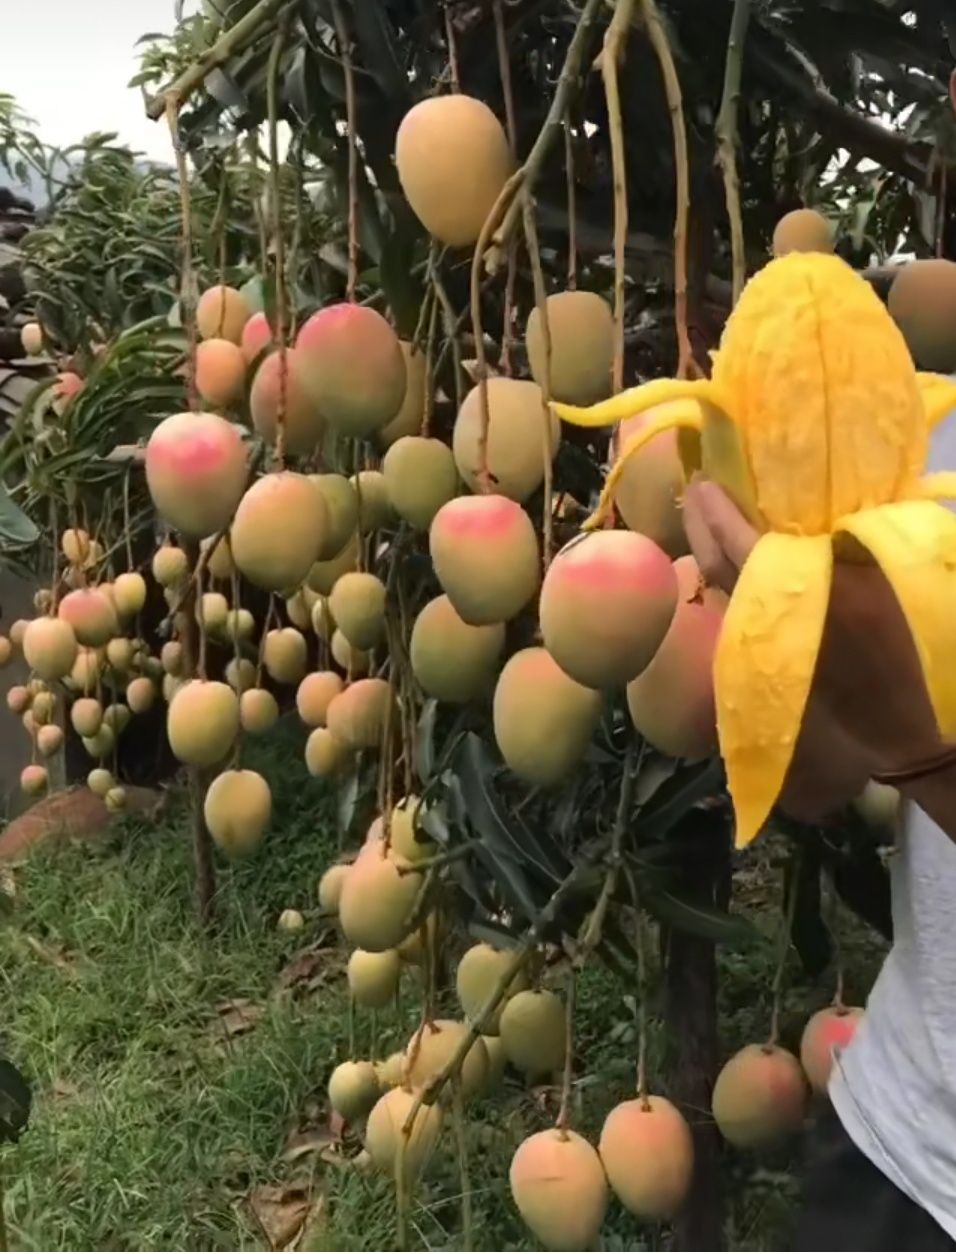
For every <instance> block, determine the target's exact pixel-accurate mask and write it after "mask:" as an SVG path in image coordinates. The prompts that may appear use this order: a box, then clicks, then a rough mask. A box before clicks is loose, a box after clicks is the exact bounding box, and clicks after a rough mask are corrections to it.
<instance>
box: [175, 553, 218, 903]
mask: <svg viewBox="0 0 956 1254" xmlns="http://www.w3.org/2000/svg"><path fill="white" fill-rule="evenodd" d="M183 548H184V549H185V551H186V556H187V559H188V561H189V565H190V567H191V569H192V570H193V572H194V574H193V578H191V579H190V580H189V582H188V584H187V586H186V593H185V596H184V598H183V605H182V622H183V632H182V646H183V673H184V674H185V675H189V676H194V675H196V674H197V668H198V666H199V661H200V656H201V649H202V643H201V640H202V634H201V633H202V629H201V627H200V623H199V617H198V612H199V595H200V593H199V588H200V585H199V583H198V582H197V580H196V578H195V572H196V571H197V570H198V569H199V565H200V563H201V562H202V559H203V557H204V556H205V554H204V553H201V552H200V546H199V544H198V542H197V541H195V540H190V541H187V542H186V543H185V544H184V545H183ZM207 551H208V550H207ZM200 578H201V576H200ZM188 777H189V812H190V816H191V818H192V828H193V865H194V866H195V868H196V901H197V904H198V907H199V921H200V923H202V924H203V926H207V925H208V924H209V923H210V922H211V921H212V914H213V900H214V898H215V895H216V868H215V865H214V863H213V858H212V841H211V840H210V837H209V832H208V831H207V830H206V820H205V817H204V815H203V798H204V796H205V792H206V787H205V785H206V780H205V778H204V772H203V770H202V769H201V768H200V767H198V766H191V767H189V768H188Z"/></svg>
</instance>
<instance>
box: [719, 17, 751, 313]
mask: <svg viewBox="0 0 956 1254" xmlns="http://www.w3.org/2000/svg"><path fill="white" fill-rule="evenodd" d="M749 21H750V0H734V11H733V16H732V17H731V19H730V34H729V36H728V39H727V60H726V62H725V64H724V90H723V96H722V98H721V102H720V112H719V113H718V114H717V124H716V126H715V128H714V129H715V133H716V136H717V154H716V155H717V164H718V165H719V166H720V170H721V174H722V175H723V179H724V197H725V199H726V201H727V218H728V220H729V222H730V249H731V256H732V259H733V260H732V275H733V303H734V304H735V305H736V303H737V301H738V300H739V298H740V293H741V292H742V291H743V289H744V283H745V282H746V281H747V256H746V253H745V251H744V224H743V218H742V216H741V211H740V179H739V178H738V175H737V143H738V131H737V110H738V106H739V104H740V77H741V73H742V71H743V61H744V40H745V39H746V37H747V25H748V23H749Z"/></svg>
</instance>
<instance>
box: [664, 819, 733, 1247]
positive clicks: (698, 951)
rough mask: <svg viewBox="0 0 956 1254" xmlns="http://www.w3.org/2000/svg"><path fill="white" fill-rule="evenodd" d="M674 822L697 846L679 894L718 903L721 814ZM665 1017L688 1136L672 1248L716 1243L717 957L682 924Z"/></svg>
mask: <svg viewBox="0 0 956 1254" xmlns="http://www.w3.org/2000/svg"><path fill="white" fill-rule="evenodd" d="M681 827H682V828H683V829H684V830H683V831H682V832H681V835H682V836H683V837H684V838H685V839H686V838H687V837H688V836H691V837H692V839H693V842H694V845H695V846H698V848H695V849H694V851H693V852H689V853H688V855H687V856H686V859H685V862H684V867H685V870H684V876H683V883H682V884H681V887H680V894H681V896H682V897H683V898H684V899H685V900H688V901H690V900H696V901H699V902H700V903H701V905H706V906H710V907H713V906H725V905H726V896H727V891H726V886H727V879H728V874H729V831H728V826H727V821H726V818H725V816H724V815H723V814H721V813H720V812H718V811H715V810H704V811H700V810H698V811H694V812H693V813H692V814H690V815H689V816H688V818H687V820H685V823H684V824H681ZM722 899H723V900H722ZM666 1017H667V1030H668V1038H669V1043H670V1056H671V1067H670V1075H671V1080H672V1082H671V1092H672V1095H673V1097H674V1100H675V1101H676V1102H677V1104H678V1106H679V1107H680V1108H681V1110H682V1111H683V1113H684V1116H685V1118H686V1119H687V1121H688V1122H689V1124H690V1126H691V1131H692V1133H693V1137H694V1179H693V1182H692V1184H691V1190H690V1195H689V1197H688V1199H687V1203H686V1205H685V1206H684V1208H683V1210H682V1211H681V1214H680V1216H679V1217H678V1219H677V1220H676V1222H675V1224H674V1248H675V1249H677V1250H720V1249H723V1248H724V1233H723V1189H722V1181H721V1138H720V1134H719V1133H718V1131H717V1127H716V1125H715V1124H714V1121H713V1119H712V1118H711V1116H710V1096H711V1092H712V1091H713V1087H714V1080H715V1079H716V1077H717V1070H718V1059H719V1054H718V1045H717V964H716V957H715V952H714V945H713V943H712V942H711V941H708V940H704V939H702V938H701V937H699V936H692V935H690V934H689V933H687V932H681V931H676V930H672V931H671V932H670V933H669V935H668V938H667V1005H666Z"/></svg>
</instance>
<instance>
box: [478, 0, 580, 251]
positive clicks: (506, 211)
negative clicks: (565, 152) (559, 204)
mask: <svg viewBox="0 0 956 1254" xmlns="http://www.w3.org/2000/svg"><path fill="white" fill-rule="evenodd" d="M600 8H601V0H585V4H584V7H583V8H582V10H581V14H580V16H579V17H578V24H577V26H576V27H575V30H574V34H573V35H572V36H571V42H570V43H569V44H568V50H567V52H566V54H565V57H564V64H563V65H562V66H561V72H560V74H559V75H558V82H557V86H556V87H555V91H554V95H553V96H552V97H551V104H550V106H549V108H548V113H547V116H546V117H545V119H544V122H543V124H542V126H541V130H540V131H539V132H538V136H537V139H535V141H534V143H533V144H532V145H531V150H530V151H529V153H528V155H527V157H526V158H525V160H524V163H523V164H522V165H521V166H519V168H518V170H517V171H516V172H515V174H514V175H512V177H511V178H510V179H509V180H508V182H507V183H506V184H505V187H504V189H503V191H502V194H501V196H500V197H499V202H500V203H499V204H496V205H495V206H494V207H493V208H492V210H491V213H490V214H489V223H490V224H491V225H490V228H489V230H488V232H487V234H486V233H485V232H484V231H483V232H482V235H483V236H484V239H483V241H482V240H479V243H482V242H483V243H484V246H485V247H484V248H483V249H481V250H480V252H479V249H478V247H477V246H476V249H475V251H476V254H477V255H478V256H479V259H481V258H483V259H484V261H485V262H486V264H487V266H488V269H489V270H494V269H495V268H496V267H497V265H498V263H499V260H500V257H501V254H502V251H503V249H504V245H505V244H506V243H507V241H508V240H509V239H510V238H511V235H512V233H513V232H514V229H515V227H516V226H517V225H518V220H519V218H520V217H521V200H520V197H519V196H518V192H519V191H520V190H522V189H523V188H527V189H528V190H529V191H530V190H531V188H532V187H533V186H534V184H535V181H536V179H537V177H538V174H539V173H540V171H541V169H542V167H543V165H544V163H545V160H546V159H547V157H548V154H549V153H550V151H551V146H552V144H553V143H554V141H555V140H556V139H557V137H558V133H559V132H560V130H561V129H562V127H563V125H564V118H565V116H566V114H567V111H568V106H569V105H570V103H571V100H572V98H573V96H574V93H575V91H576V89H577V86H578V82H579V80H580V78H581V75H582V73H583V71H584V65H585V53H586V52H587V49H588V46H589V44H590V40H591V33H592V29H593V27H594V26H595V24H596V23H597V18H598V12H599V10H600ZM487 225H488V224H487V223H486V226H487ZM485 249H487V250H488V255H487V256H484V253H485Z"/></svg>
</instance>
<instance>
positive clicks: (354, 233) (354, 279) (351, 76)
mask: <svg viewBox="0 0 956 1254" xmlns="http://www.w3.org/2000/svg"><path fill="white" fill-rule="evenodd" d="M331 8H332V20H333V22H334V24H335V38H336V42H337V43H338V46H339V60H340V61H341V62H342V73H343V74H344V75H345V125H346V127H347V129H348V145H349V172H348V278H347V279H346V285H345V299H346V300H347V301H349V302H350V303H354V301H355V288H356V286H357V284H358V147H357V144H356V123H355V72H354V69H353V66H352V49H351V45H350V43H349V35H348V30H347V29H346V26H345V17H344V15H343V13H342V6H341V4H340V3H339V0H331ZM446 15H447V13H446Z"/></svg>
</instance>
